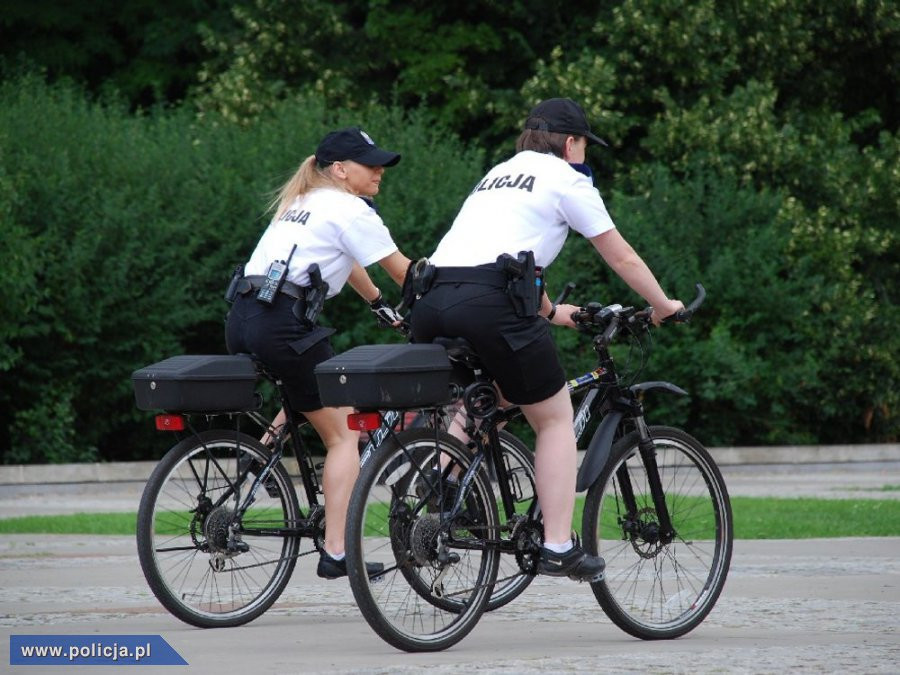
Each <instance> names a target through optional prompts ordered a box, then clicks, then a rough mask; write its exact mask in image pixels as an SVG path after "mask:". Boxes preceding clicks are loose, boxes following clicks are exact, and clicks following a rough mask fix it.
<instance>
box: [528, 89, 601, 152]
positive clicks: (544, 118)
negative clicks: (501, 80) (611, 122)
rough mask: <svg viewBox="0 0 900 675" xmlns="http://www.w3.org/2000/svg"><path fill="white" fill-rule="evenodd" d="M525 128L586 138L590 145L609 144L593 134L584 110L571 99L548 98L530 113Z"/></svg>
mask: <svg viewBox="0 0 900 675" xmlns="http://www.w3.org/2000/svg"><path fill="white" fill-rule="evenodd" d="M525 128H526V129H539V130H541V131H554V132H556V133H560V134H572V135H574V136H584V137H585V138H586V139H587V140H588V144H591V143H598V144H600V145H606V144H607V143H606V141H604V140H603V139H601V138H597V137H596V136H595V135H594V134H592V133H591V125H590V124H588V121H587V117H586V116H585V114H584V109H583V108H582V107H581V106H580V105H578V104H577V103H575V101H573V100H572V99H570V98H548V99H547V100H546V101H541V102H540V103H538V104H537V105H536V106H534V108H532V110H531V112H530V113H528V119H527V120H525Z"/></svg>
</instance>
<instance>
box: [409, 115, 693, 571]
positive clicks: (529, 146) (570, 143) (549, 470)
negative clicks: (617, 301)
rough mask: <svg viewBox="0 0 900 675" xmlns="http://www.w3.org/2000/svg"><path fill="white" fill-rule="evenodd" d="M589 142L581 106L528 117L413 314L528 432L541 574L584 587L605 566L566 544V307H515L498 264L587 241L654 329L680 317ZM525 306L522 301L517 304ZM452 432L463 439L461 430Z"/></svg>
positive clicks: (466, 211)
mask: <svg viewBox="0 0 900 675" xmlns="http://www.w3.org/2000/svg"><path fill="white" fill-rule="evenodd" d="M591 143H602V144H604V145H605V143H603V141H601V140H600V139H599V138H597V137H596V136H595V135H594V134H593V133H591V130H590V126H589V125H588V122H587V119H586V117H585V114H584V111H583V110H582V108H581V107H580V106H579V105H578V104H577V103H575V102H574V101H572V100H571V99H567V98H554V99H549V100H546V101H543V102H541V103H540V104H538V105H537V106H536V107H535V108H534V109H533V110H532V111H531V113H530V114H529V116H528V119H527V120H526V122H525V129H524V130H523V132H522V133H521V135H520V136H519V138H518V141H517V142H516V151H517V153H516V155H514V156H513V157H512V158H511V159H509V160H508V161H506V162H503V163H501V164H498V165H497V166H495V167H494V168H492V169H491V170H490V171H489V172H488V173H487V175H486V176H485V177H484V178H483V179H482V180H481V181H479V182H478V184H477V185H476V186H475V188H474V190H473V191H472V192H471V194H470V195H469V196H468V198H467V199H466V201H465V203H464V204H463V206H462V208H461V209H460V211H459V214H458V215H457V216H456V219H455V220H454V222H453V225H452V226H451V228H450V230H449V231H448V232H447V234H446V235H445V236H444V238H443V239H442V240H441V241H440V243H439V244H438V247H437V249H436V250H435V252H434V254H433V255H432V256H431V263H432V264H433V265H434V266H435V274H434V277H433V279H434V280H433V283H432V285H431V287H430V290H428V291H427V292H426V293H425V294H424V295H423V296H422V297H421V298H420V299H418V300H416V302H415V304H414V305H413V307H412V312H411V323H412V331H413V336H414V337H415V339H416V341H417V342H427V341H430V340H432V339H433V338H435V337H438V336H447V337H456V336H458V337H464V338H466V339H468V340H469V342H471V343H472V344H473V345H474V347H475V349H476V351H477V353H478V354H479V356H480V357H481V359H482V360H483V361H484V362H485V364H486V365H487V367H488V369H489V370H490V372H491V374H492V375H493V376H494V377H495V378H496V381H497V384H498V386H499V388H500V390H501V392H502V394H503V396H504V398H506V399H507V400H508V401H511V402H513V403H516V404H519V405H520V406H521V407H522V410H523V412H524V414H525V417H526V418H527V419H528V422H529V423H530V424H531V426H532V427H533V428H534V430H535V433H536V441H535V473H536V480H537V485H536V488H537V494H538V498H539V500H540V503H541V508H542V511H543V519H544V535H545V536H544V547H543V549H542V552H541V560H540V563H539V567H538V569H539V572H540V573H542V574H548V575H551V576H567V577H570V578H572V579H576V580H582V581H585V580H586V581H590V580H595V579H599V578H601V577H602V573H603V569H604V567H605V564H604V561H603V559H602V558H600V557H598V556H591V555H588V554H586V553H585V552H584V551H583V550H582V549H581V546H580V544H579V543H578V541H577V538H573V537H572V533H571V524H572V514H573V509H574V501H575V477H576V441H575V435H574V431H573V428H572V416H573V412H572V403H571V400H570V398H569V395H568V393H567V390H566V388H565V377H564V374H563V370H562V367H561V366H560V362H559V358H558V355H557V352H556V348H555V345H554V343H553V340H552V338H551V336H550V331H549V328H548V326H549V324H551V323H552V324H556V325H559V326H570V327H574V323H573V322H572V319H571V315H572V313H573V312H575V311H576V310H577V309H578V308H577V307H576V306H574V305H559V306H553V305H552V304H551V302H550V300H549V299H548V298H547V296H546V294H542V295H541V296H540V298H539V299H538V301H536V302H533V303H532V304H533V308H532V309H531V311H529V309H528V307H527V303H526V305H525V306H524V308H523V305H522V303H521V302H517V301H516V298H511V297H510V296H509V294H507V292H506V285H507V284H506V279H504V277H503V276H502V275H500V274H499V272H498V265H497V263H496V261H497V258H498V257H499V256H502V255H503V254H507V255H510V256H512V257H514V258H515V257H517V256H518V254H519V253H520V252H522V251H531V252H533V254H534V263H535V265H537V266H539V267H547V266H549V265H550V264H551V263H552V262H553V260H554V259H555V258H556V256H557V255H558V254H559V252H560V250H561V248H562V246H563V243H564V242H565V239H566V236H567V234H568V231H569V229H570V228H571V229H573V230H575V231H576V232H578V233H579V234H581V235H582V236H583V237H585V238H586V239H588V240H589V241H590V242H591V243H592V244H593V246H594V248H595V249H596V250H597V252H598V253H599V254H600V256H601V257H602V258H603V259H604V260H605V261H606V263H607V264H608V265H610V267H612V269H613V270H614V271H615V272H616V273H617V274H619V276H621V277H622V279H623V280H624V281H625V282H626V283H627V284H628V285H629V286H630V287H631V288H632V289H633V290H634V291H635V292H637V293H638V294H639V295H641V296H642V297H643V298H644V299H645V300H646V301H647V302H648V303H649V304H650V305H652V306H653V308H654V320H655V321H656V322H657V323H658V322H659V320H660V317H665V316H668V315H669V314H672V313H674V312H675V311H677V310H679V309H681V308H682V304H681V303H680V302H679V301H677V300H672V299H670V298H669V297H668V296H667V295H666V294H665V293H664V292H663V290H662V288H661V287H660V285H659V283H658V282H657V280H656V278H655V277H654V275H653V273H652V272H651V271H650V269H649V268H648V267H647V265H646V264H645V263H644V262H643V260H642V259H641V258H640V257H639V256H638V255H637V253H635V251H634V249H632V247H631V246H630V245H629V244H628V243H627V242H626V241H625V239H624V238H623V237H622V235H621V234H620V233H619V231H618V230H617V229H616V227H615V225H614V224H613V222H612V220H611V218H610V216H609V213H608V212H607V210H606V207H605V205H604V203H603V199H602V198H601V196H600V194H599V193H598V191H597V190H596V189H595V188H594V186H593V183H592V180H591V178H590V171H589V170H588V169H587V167H586V166H585V165H584V160H585V151H586V149H587V146H588V144H591ZM519 300H521V298H519ZM454 428H455V429H456V433H457V434H460V433H461V431H460V430H459V429H458V428H457V427H454Z"/></svg>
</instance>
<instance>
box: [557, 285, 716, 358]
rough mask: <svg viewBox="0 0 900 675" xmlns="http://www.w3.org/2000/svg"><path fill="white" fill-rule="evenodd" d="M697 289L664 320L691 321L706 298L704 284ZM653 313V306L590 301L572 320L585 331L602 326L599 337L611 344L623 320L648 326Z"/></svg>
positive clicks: (575, 313) (594, 330)
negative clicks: (689, 299)
mask: <svg viewBox="0 0 900 675" xmlns="http://www.w3.org/2000/svg"><path fill="white" fill-rule="evenodd" d="M567 288H568V286H567ZM696 289H697V296H696V297H695V298H694V299H693V300H692V301H691V303H690V304H689V305H688V306H687V307H685V308H684V309H682V310H679V311H677V312H675V313H674V314H672V315H670V316H667V317H665V318H664V319H663V320H662V322H663V323H669V322H673V321H674V322H678V323H686V322H688V321H690V319H691V317H692V316H693V315H694V312H696V311H697V309H698V308H699V307H700V305H702V304H703V301H704V300H705V299H706V289H705V288H703V285H702V284H699V283H698V284H697V285H696ZM652 315H653V308H652V307H647V308H645V309H641V310H637V309H635V308H634V307H622V305H619V304H612V305H606V306H604V305H602V304H600V303H599V302H590V303H588V304H587V306H586V307H583V308H582V309H581V310H580V311H577V312H574V313H573V314H572V321H574V322H575V325H576V327H577V328H578V329H579V330H580V331H582V332H584V333H590V334H596V331H597V329H598V328H602V329H603V331H602V333H600V335H599V336H598V339H599V340H600V341H602V342H603V343H605V344H609V343H610V342H611V341H612V339H613V338H614V337H615V336H616V334H617V333H618V332H619V327H620V325H621V324H622V322H623V321H624V322H625V323H627V324H630V325H634V324H639V325H641V326H643V327H646V326H647V325H649V324H650V318H651V316H652Z"/></svg>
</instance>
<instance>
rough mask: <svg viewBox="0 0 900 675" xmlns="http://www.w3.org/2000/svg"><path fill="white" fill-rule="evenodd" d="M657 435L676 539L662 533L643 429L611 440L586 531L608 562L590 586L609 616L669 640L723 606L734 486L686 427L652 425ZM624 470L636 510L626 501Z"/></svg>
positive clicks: (636, 631)
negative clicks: (641, 448)
mask: <svg viewBox="0 0 900 675" xmlns="http://www.w3.org/2000/svg"><path fill="white" fill-rule="evenodd" d="M650 433H651V436H652V437H653V443H654V447H655V450H656V459H657V463H658V466H659V475H660V479H661V482H662V486H663V490H664V492H665V499H666V504H667V507H668V510H669V514H670V517H671V520H672V524H673V527H674V529H675V533H676V534H675V537H674V539H673V540H672V541H671V542H670V543H664V542H662V541H660V539H659V538H658V536H657V534H658V519H657V516H656V510H655V508H654V506H653V499H652V497H651V494H650V487H649V484H648V481H647V473H646V469H645V467H644V463H643V461H642V460H641V457H640V454H639V452H638V449H637V445H638V435H637V433H636V432H634V433H631V434H629V435H628V436H626V437H625V438H623V439H621V440H620V441H618V442H617V443H616V444H615V445H614V446H613V450H612V454H611V459H610V461H609V462H608V463H607V466H606V467H605V468H604V470H603V472H602V473H601V475H600V478H599V479H598V481H597V482H596V483H595V484H594V485H593V486H592V487H591V489H590V490H589V492H588V495H587V499H586V502H585V514H584V536H585V539H586V542H585V543H586V546H587V547H588V550H589V551H590V552H591V553H595V554H599V555H601V556H603V558H604V559H605V560H606V571H605V576H604V579H603V581H600V582H597V583H594V584H591V587H592V589H593V591H594V595H595V596H596V597H597V600H598V602H599V603H600V605H601V607H602V608H603V610H604V612H605V613H606V614H607V616H609V618H610V619H611V620H612V621H613V622H614V623H615V624H616V625H617V626H619V627H620V628H622V629H623V630H624V631H626V632H627V633H629V634H631V635H634V636H635V637H638V638H642V639H669V638H676V637H679V636H681V635H684V634H686V633H688V632H689V631H691V630H693V629H694V628H696V627H697V626H698V625H699V624H700V623H701V622H702V621H703V619H704V618H705V617H706V615H707V614H708V613H709V612H710V610H711V609H712V608H713V606H714V605H715V603H716V600H717V599H718V597H719V594H720V593H721V592H722V588H723V587H724V585H725V579H726V576H727V574H728V568H729V565H730V561H731V550H732V540H733V523H732V515H731V504H730V501H729V497H728V491H727V489H726V487H725V483H724V481H723V479H722V475H721V473H720V472H719V469H718V468H717V467H716V465H715V463H714V462H713V460H712V458H711V457H710V455H709V453H708V451H707V450H706V449H705V448H704V447H703V446H702V445H701V444H700V443H699V442H698V441H697V440H696V439H694V438H693V437H691V436H690V435H688V434H686V433H685V432H683V431H680V430H678V429H672V428H668V427H651V428H650ZM623 476H627V482H628V484H629V485H630V487H631V489H632V490H633V492H634V496H635V501H636V503H637V509H636V512H632V511H630V510H629V509H628V508H627V507H626V504H625V500H624V499H623V484H622V477H623ZM589 533H591V534H592V535H593V536H589Z"/></svg>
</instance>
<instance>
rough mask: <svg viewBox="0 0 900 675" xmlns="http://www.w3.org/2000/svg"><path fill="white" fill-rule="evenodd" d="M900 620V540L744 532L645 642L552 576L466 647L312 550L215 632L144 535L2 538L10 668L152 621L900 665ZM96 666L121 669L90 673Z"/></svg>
mask: <svg viewBox="0 0 900 675" xmlns="http://www.w3.org/2000/svg"><path fill="white" fill-rule="evenodd" d="M726 477H727V481H728V484H729V488H730V490H731V492H732V494H734V495H738V494H793V495H801V494H817V495H821V496H835V497H847V496H853V497H857V496H862V497H865V496H868V497H882V498H898V496H900V495H898V493H900V489H898V486H900V463H883V464H879V465H865V466H860V465H841V466H825V465H813V466H802V467H798V466H793V467H773V466H769V467H755V468H754V467H746V466H742V467H731V468H729V469H727V470H726ZM885 487H887V488H889V489H887V490H885V489H883V488H885ZM890 488H892V489H890ZM139 493H140V485H139V484H127V483H125V484H115V485H103V486H98V485H97V484H93V485H82V486H64V487H63V486H57V487H56V488H54V491H47V490H42V489H38V488H34V487H28V486H19V487H16V488H12V487H6V488H3V489H2V490H0V513H2V515H3V516H4V517H6V516H8V515H12V514H13V512H14V511H15V512H16V513H26V512H27V513H34V512H38V513H50V512H57V513H59V512H63V513H65V512H69V513H71V512H73V511H74V510H81V511H92V510H93V511H110V510H119V509H122V510H134V508H135V504H136V497H137V495H139ZM898 617H900V537H898V538H877V539H875V538H871V539H870V538H859V539H828V540H805V541H737V542H735V552H734V557H733V561H732V567H731V572H730V575H729V578H728V582H727V584H726V587H725V591H724V593H723V595H722V597H721V598H720V599H719V602H718V605H717V606H716V608H715V609H714V610H713V612H712V613H711V614H710V616H709V617H708V618H707V620H706V621H705V622H704V623H703V625H701V626H700V627H699V628H698V629H697V630H695V631H694V632H693V633H691V634H689V635H688V636H686V637H684V638H682V639H679V640H676V641H669V642H653V643H648V642H642V641H639V640H635V639H633V638H631V637H629V636H628V635H626V634H624V633H623V632H621V631H620V630H619V629H618V628H616V627H615V626H614V625H613V624H611V623H610V622H609V620H608V619H606V617H605V616H604V615H603V613H602V611H600V609H599V607H598V606H597V604H596V601H595V600H594V598H593V595H592V594H591V592H590V589H589V588H588V587H587V586H584V585H579V584H575V583H572V582H568V581H563V580H553V579H544V578H538V579H537V580H536V582H535V583H534V584H533V585H532V586H531V587H530V588H529V589H528V590H527V591H526V592H525V593H524V594H523V595H522V596H521V597H519V598H518V599H517V600H516V601H514V602H513V603H511V604H510V605H508V606H507V607H505V608H503V609H501V610H499V611H497V612H495V613H492V614H489V615H486V616H485V617H484V618H483V619H482V620H481V622H480V623H479V625H478V626H477V627H476V628H475V630H474V631H473V632H472V633H471V634H470V635H469V636H468V637H467V638H465V639H464V640H463V641H462V642H461V643H459V644H458V645H456V646H455V647H454V648H452V649H450V650H447V651H445V652H440V653H436V654H405V653H402V652H398V651H396V650H394V649H393V648H392V647H390V646H388V645H387V644H386V643H384V642H382V641H381V639H380V638H378V637H377V636H376V635H375V633H374V632H372V630H371V629H370V628H369V626H368V624H366V623H365V621H364V620H363V619H362V617H361V616H360V615H359V613H358V610H357V609H356V606H355V605H354V602H353V597H352V594H351V593H350V589H349V586H348V585H347V583H346V581H345V580H337V581H331V582H323V581H321V580H319V579H318V578H316V577H315V574H314V569H313V566H312V565H311V564H307V563H306V562H305V561H303V562H301V564H300V565H298V567H297V570H296V572H295V574H294V577H293V579H292V580H291V583H290V585H289V586H288V589H287V590H286V591H285V593H284V595H283V596H282V598H281V600H280V601H279V602H278V603H277V605H276V606H275V607H274V608H273V609H272V610H270V611H269V612H268V613H267V614H266V615H264V616H263V617H262V618H260V619H258V620H257V621H256V622H254V623H252V624H249V625H247V626H243V627H240V628H233V629H219V630H200V629H196V628H192V627H190V626H187V625H185V624H182V623H181V622H179V621H178V620H177V619H175V618H173V617H172V616H170V615H169V614H167V613H166V612H165V611H164V610H162V609H161V608H160V606H159V604H158V603H157V602H156V600H155V598H154V597H153V596H152V594H151V593H150V591H149V590H148V588H147V585H146V582H145V581H144V579H143V576H142V574H141V571H140V568H139V566H138V563H137V559H136V552H135V544H134V540H133V538H132V537H102V538H93V537H84V536H74V535H67V536H44V535H4V536H0V672H2V671H3V670H4V669H5V668H8V669H9V672H19V671H21V672H26V673H37V672H59V671H58V667H46V668H43V669H42V668H40V667H37V666H27V667H26V666H17V667H9V666H7V664H8V663H9V655H8V650H9V639H8V638H7V636H8V635H22V634H27V635H53V634H96V635H103V634H112V635H115V634H119V635H121V634H151V635H162V636H163V638H165V639H166V640H167V641H168V643H169V644H170V645H172V647H173V648H174V649H175V650H176V651H177V652H178V653H179V654H181V655H182V656H183V657H184V658H185V659H186V660H187V661H188V662H189V663H190V669H191V671H192V672H222V671H225V672H250V673H254V674H255V673H285V672H337V673H350V672H366V673H406V672H420V671H424V670H425V669H426V668H427V669H428V671H430V672H435V673H462V672H470V671H472V670H475V669H477V670H479V671H483V672H490V673H544V672H584V673H587V672H591V673H598V672H602V673H754V674H755V673H782V672H785V671H792V672H801V673H897V672H900V632H898V628H900V619H898ZM151 668H152V667H151ZM92 670H96V671H98V672H101V673H106V672H109V667H106V666H104V667H96V668H91V667H88V666H82V667H81V668H80V669H79V670H78V671H77V672H82V673H88V672H91V671H92Z"/></svg>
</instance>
